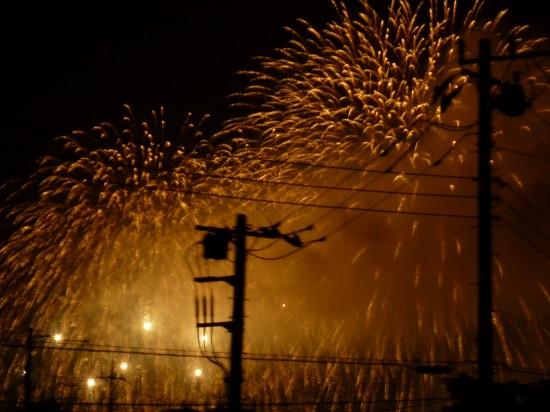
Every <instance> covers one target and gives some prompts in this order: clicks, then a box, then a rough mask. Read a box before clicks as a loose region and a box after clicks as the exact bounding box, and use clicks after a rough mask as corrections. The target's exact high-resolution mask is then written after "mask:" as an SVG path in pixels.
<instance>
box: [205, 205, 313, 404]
mask: <svg viewBox="0 0 550 412" xmlns="http://www.w3.org/2000/svg"><path fill="white" fill-rule="evenodd" d="M196 229H197V230H202V231H205V232H207V234H206V236H205V237H204V240H203V242H202V243H203V246H204V257H205V258H207V259H220V260H224V259H227V249H228V244H229V243H230V242H233V243H234V245H235V273H234V275H233V276H203V277H197V278H195V279H194V280H195V282H198V283H207V282H218V281H223V282H227V283H228V284H229V285H231V286H232V287H233V316H232V320H230V321H225V322H214V321H212V322H197V328H207V327H217V326H221V327H224V328H225V329H227V330H228V331H229V332H230V333H231V356H230V370H229V374H228V376H227V377H226V383H227V385H228V390H229V393H228V410H229V411H230V412H240V411H242V409H241V392H242V383H243V368H242V352H243V342H244V317H245V313H244V302H245V285H246V238H247V237H248V236H251V237H259V238H266V239H283V240H285V241H286V242H287V243H289V244H291V245H292V246H295V247H301V246H302V245H303V244H302V241H301V240H300V238H299V237H298V236H297V234H296V233H298V232H293V233H290V234H282V233H280V232H279V230H278V225H273V226H269V227H264V228H260V229H256V230H251V229H250V228H249V227H248V224H247V222H246V216H245V215H242V214H239V215H237V223H236V226H235V229H229V228H218V227H211V226H200V225H197V226H196ZM309 229H311V226H309V227H307V228H306V229H303V230H309ZM321 240H323V239H319V240H317V241H321ZM198 312H199V311H198V307H197V318H198Z"/></svg>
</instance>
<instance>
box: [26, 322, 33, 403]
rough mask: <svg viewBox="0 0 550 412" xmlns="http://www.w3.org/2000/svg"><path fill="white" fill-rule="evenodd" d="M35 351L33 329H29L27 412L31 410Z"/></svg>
mask: <svg viewBox="0 0 550 412" xmlns="http://www.w3.org/2000/svg"><path fill="white" fill-rule="evenodd" d="M33 349H34V341H33V329H32V328H29V332H28V334H27V359H26V360H25V412H29V411H30V410H31V393H32V387H31V385H32V381H31V367H32V351H33Z"/></svg>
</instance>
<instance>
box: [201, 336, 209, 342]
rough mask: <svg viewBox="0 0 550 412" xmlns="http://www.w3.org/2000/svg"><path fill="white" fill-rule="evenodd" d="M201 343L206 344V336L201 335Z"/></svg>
mask: <svg viewBox="0 0 550 412" xmlns="http://www.w3.org/2000/svg"><path fill="white" fill-rule="evenodd" d="M201 341H202V342H203V343H206V342H208V336H207V335H202V336H201Z"/></svg>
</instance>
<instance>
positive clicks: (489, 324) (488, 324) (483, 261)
mask: <svg viewBox="0 0 550 412" xmlns="http://www.w3.org/2000/svg"><path fill="white" fill-rule="evenodd" d="M510 50H511V53H510V54H509V55H507V56H492V55H491V42H490V40H489V39H480V40H479V56H478V58H477V59H475V58H472V59H466V58H464V49H463V48H462V49H461V52H460V64H461V65H465V64H477V65H478V70H479V71H478V72H477V73H476V72H473V71H470V70H466V69H463V70H462V73H463V74H466V75H468V76H469V77H472V78H475V79H477V80H478V116H479V119H478V133H479V136H478V149H479V153H478V177H479V182H478V224H479V228H478V282H479V285H478V288H479V289H478V375H479V376H478V377H479V383H480V385H481V388H482V389H484V390H485V391H486V392H485V393H489V391H490V387H491V385H492V383H493V321H492V253H493V252H492V214H491V202H492V194H491V189H492V187H491V186H492V180H493V179H492V174H491V150H492V123H491V115H492V113H493V109H497V110H499V111H501V112H502V113H503V114H505V115H508V116H520V115H522V114H523V113H524V111H525V109H527V108H529V107H530V102H527V101H526V100H525V98H524V94H523V89H522V87H521V85H520V84H519V79H518V77H516V78H515V79H514V83H508V82H500V81H497V80H495V79H493V78H492V77H491V63H492V62H494V61H511V60H517V59H526V58H534V57H541V56H550V52H548V51H546V52H532V53H521V54H516V53H515V47H514V43H513V39H511V43H510ZM494 87H496V88H498V90H499V91H500V93H499V95H498V96H496V97H492V96H491V90H492V89H493V88H494Z"/></svg>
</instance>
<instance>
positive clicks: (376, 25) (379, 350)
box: [0, 0, 550, 410]
mask: <svg viewBox="0 0 550 412" xmlns="http://www.w3.org/2000/svg"><path fill="white" fill-rule="evenodd" d="M359 4H360V6H361V13H358V14H357V15H355V14H352V13H351V12H349V11H348V9H347V8H346V6H345V5H343V4H336V3H334V4H333V6H334V7H335V9H336V10H337V15H338V19H337V20H336V21H334V22H331V23H329V24H328V25H327V26H326V27H325V28H324V29H322V30H318V29H316V28H315V27H312V26H311V25H309V24H308V23H307V22H301V24H302V26H301V29H296V30H291V35H292V36H293V37H292V40H291V41H290V43H289V45H288V46H287V47H284V48H281V49H279V50H278V51H277V57H267V58H262V59H261V60H260V63H261V64H260V69H258V71H255V72H247V73H245V74H247V75H250V76H251V80H250V83H249V87H248V88H247V89H246V90H245V91H244V92H243V93H239V94H236V95H234V96H232V98H233V99H234V106H235V107H237V108H239V109H242V108H243V107H245V108H246V110H248V112H247V113H246V114H243V115H240V116H236V117H235V118H233V119H231V120H229V121H228V122H227V123H226V124H225V125H224V127H223V128H222V130H220V131H219V132H218V133H216V134H215V135H214V136H213V137H212V138H211V139H207V138H204V137H203V136H202V134H201V132H200V125H199V127H195V126H194V125H193V123H192V122H191V118H190V117H189V118H187V119H186V120H185V122H184V125H183V128H182V133H181V138H179V139H176V140H171V139H169V138H168V137H167V136H166V133H165V127H164V126H165V125H164V121H163V113H162V111H161V112H160V113H153V121H152V122H151V123H142V124H138V123H137V121H136V120H135V119H134V118H133V116H132V114H131V112H130V111H129V113H128V116H127V117H126V118H125V122H126V126H125V128H124V129H123V131H122V132H119V131H118V130H117V128H116V127H114V126H112V125H109V124H102V125H100V126H98V127H97V128H95V129H94V130H93V132H92V133H83V132H75V133H73V134H72V135H70V136H67V137H62V138H60V139H59V141H60V142H61V144H62V147H63V156H62V157H61V156H58V157H53V156H51V157H44V158H43V159H41V161H40V163H39V165H38V169H37V171H36V173H35V174H34V175H33V176H31V178H30V179H29V181H28V182H27V183H26V184H25V185H24V186H23V187H22V188H21V190H19V191H17V192H16V193H14V195H13V196H12V197H11V198H10V202H11V203H10V207H11V206H13V205H15V207H13V208H11V209H10V208H6V209H5V210H4V215H5V216H6V217H7V218H8V219H9V220H10V221H11V222H13V231H12V233H11V236H10V237H9V239H8V241H7V242H5V243H4V244H3V246H2V249H1V253H2V261H1V264H2V270H3V276H2V280H1V283H0V287H1V290H2V301H1V303H0V310H2V313H3V318H2V323H1V327H2V332H3V336H9V335H13V336H18V335H19V336H21V335H22V334H23V336H24V333H25V330H26V328H28V327H29V326H33V327H34V328H35V329H36V330H49V329H52V328H56V330H61V331H62V332H63V336H73V337H74V338H80V339H88V340H91V341H93V342H97V343H104V342H108V343H109V344H110V345H115V346H117V347H119V346H120V347H123V348H129V347H131V348H136V347H139V348H143V347H156V348H189V347H196V342H195V341H194V338H195V337H196V334H195V333H191V331H192V332H195V328H194V325H195V323H194V321H195V316H194V315H193V313H192V312H193V311H192V310H191V306H192V304H193V291H194V289H195V285H194V284H193V282H192V279H193V276H195V275H197V274H201V273H202V274H210V273H215V272H216V273H217V274H221V273H223V272H224V271H225V272H227V271H228V270H231V267H230V266H224V264H226V263H227V262H225V263H220V262H214V263H209V264H208V265H206V264H205V263H204V262H201V258H200V257H197V258H196V260H195V261H193V264H190V260H191V259H190V258H191V257H192V256H193V253H195V254H197V250H196V247H194V246H196V242H197V235H196V233H195V230H194V225H195V224H196V223H201V224H207V223H209V224H211V223H212V222H214V223H217V224H218V223H221V224H228V221H230V220H232V215H234V214H236V213H238V212H242V213H247V214H248V215H250V216H251V220H252V221H254V224H258V225H261V224H264V223H267V224H272V223H274V222H277V221H282V222H283V223H284V224H285V225H290V226H294V227H295V228H303V227H306V226H308V225H309V224H311V223H312V222H314V223H315V228H316V230H318V231H320V232H324V233H327V234H328V238H327V242H325V243H324V244H321V245H319V246H318V247H315V248H309V249H302V250H300V251H299V253H296V254H295V255H293V257H292V259H277V258H276V256H286V253H287V249H285V248H283V247H279V245H278V244H271V243H270V244H268V245H260V244H253V245H250V248H249V250H250V253H251V254H252V255H253V256H255V257H266V258H268V259H272V261H270V262H267V263H265V262H262V263H261V265H260V263H259V262H258V260H257V259H251V263H250V272H251V275H250V276H249V282H250V283H249V285H248V287H249V292H250V293H249V295H250V296H249V298H250V301H249V303H248V310H247V312H248V313H249V318H248V319H247V337H246V343H247V353H254V352H259V353H292V354H293V356H294V358H293V359H294V360H296V359H301V360H303V362H302V363H292V362H288V363H286V364H283V366H281V363H277V362H273V363H271V364H269V365H270V366H268V367H266V366H265V364H264V363H260V362H256V361H254V362H253V361H251V362H250V363H249V364H248V369H247V380H246V385H245V396H246V399H247V402H251V403H254V402H258V403H266V402H269V401H270V400H276V401H277V402H287V401H296V399H297V398H299V397H300V396H304V400H305V401H311V400H312V399H313V400H315V402H318V403H320V404H322V403H330V402H340V401H341V402H343V403H344V404H345V402H348V401H349V400H350V399H351V400H352V401H351V403H350V405H352V406H350V408H353V405H358V406H357V410H370V409H371V408H372V405H373V402H379V401H381V402H395V401H399V402H402V403H399V405H403V407H404V408H406V407H407V403H406V402H407V400H411V399H415V398H419V397H424V396H427V395H432V394H434V393H440V392H441V390H442V388H441V385H438V384H437V382H435V380H434V379H432V378H429V377H428V378H426V377H418V376H416V375H415V374H414V372H413V366H414V364H413V360H414V359H423V360H438V359H439V360H442V359H443V360H447V361H453V362H457V363H461V362H462V363H467V362H468V361H471V360H473V359H475V357H476V355H475V344H474V343H473V340H474V339H475V337H476V325H475V308H476V302H475V292H476V291H475V288H473V287H471V286H468V284H469V282H471V281H473V280H475V247H474V246H473V245H475V233H474V231H472V229H471V228H470V227H469V226H470V225H471V224H472V220H471V218H472V217H474V216H475V212H476V210H475V201H474V196H473V195H472V194H473V193H475V187H474V186H475V182H474V181H472V180H471V177H472V176H473V175H474V173H475V170H474V167H473V165H472V161H471V160H470V157H471V156H469V155H468V152H469V151H473V144H472V142H471V141H466V140H464V141H462V140H460V135H461V134H464V133H466V132H467V131H470V130H471V129H467V128H462V127H459V126H461V124H468V123H472V122H471V121H468V116H471V114H470V112H469V111H468V110H466V109H467V106H468V105H467V104H463V105H457V107H451V110H450V112H449V113H445V114H443V113H442V111H441V108H440V107H438V106H437V105H435V104H434V103H433V97H434V88H435V87H436V85H437V84H439V82H441V81H442V80H443V79H445V78H449V77H450V76H455V75H456V76H455V80H454V83H453V84H452V86H454V87H458V86H462V85H465V83H466V79H465V77H464V76H460V68H459V67H458V66H457V60H456V58H457V54H456V44H457V41H458V40H459V39H461V38H463V37H464V36H465V35H467V34H468V33H469V32H470V31H472V30H473V28H474V27H476V25H477V24H478V23H479V22H477V20H476V19H477V15H478V12H479V10H480V7H481V2H476V3H475V6H474V7H473V8H472V9H471V11H470V12H469V13H468V14H467V16H466V19H465V20H463V19H460V27H457V22H458V21H459V19H457V16H456V13H457V4H456V2H455V3H453V4H450V3H448V2H443V4H441V2H438V1H436V0H433V1H431V2H429V5H428V4H426V5H424V6H420V7H419V8H418V9H413V8H412V7H411V5H410V4H409V3H408V2H407V1H404V0H403V1H394V2H392V3H391V5H390V7H389V8H388V10H387V13H380V12H378V11H377V10H375V8H374V7H372V6H371V5H370V3H369V2H368V1H367V0H360V1H359ZM424 14H426V16H427V19H423V18H421V17H422V16H424ZM503 16H504V14H502V15H499V16H498V18H497V19H495V21H493V22H490V23H488V24H487V25H486V26H485V27H484V29H486V30H490V31H492V32H494V31H495V30H496V28H497V27H498V23H499V20H500V19H501V18H503ZM459 29H460V30H461V32H459V31H458V30H459ZM514 34H516V35H518V36H519V35H521V34H522V30H521V29H517V30H515V31H514ZM536 44H537V42H536V41H534V42H524V43H523V47H525V49H530V48H532V47H534V46H535V45H536ZM505 51H506V49H505V46H503V45H501V44H499V45H498V49H497V52H505ZM461 98H462V99H463V100H464V101H467V99H468V97H467V96H461ZM465 107H466V109H465ZM461 111H464V112H466V115H462V114H461ZM457 113H458V115H457ZM451 116H455V117H456V118H460V119H463V120H461V121H460V122H458V123H457V124H455V127H454V129H453V130H454V132H451V131H449V130H447V129H444V128H443V127H437V125H443V124H445V123H446V122H449V121H448V119H449V118H450V117H451ZM505 135H506V133H503V136H502V138H500V137H499V139H500V141H505V140H506V136H505ZM455 141H457V143H454V142H455ZM450 148H453V149H452V150H451V151H449V150H450ZM441 160H444V161H443V162H441V166H439V168H438V169H437V175H435V174H434V175H431V172H432V171H433V168H434V165H436V164H439V163H440V161H441ZM499 164H503V165H504V164H505V161H504V159H499ZM506 171H507V169H506V170H505V172H506ZM517 181H519V180H517ZM29 194H32V195H33V196H34V197H32V198H30V199H28V198H27V197H26V196H28V195H29ZM427 194H429V195H430V196H427ZM434 199H438V201H437V204H436V202H435V201H434ZM259 200H267V202H263V201H259ZM228 203H229V204H230V207H228V206H227V204H228ZM313 204H316V205H317V206H325V207H312V205H313ZM228 210H229V211H230V215H231V216H230V215H228ZM418 211H426V213H425V214H426V215H430V216H427V217H425V218H421V217H419V216H418V215H419V214H418ZM410 212H417V213H416V214H414V213H410ZM420 215H421V214H420ZM436 215H437V216H436ZM468 219H470V220H468ZM434 222H435V223H434ZM419 245H421V248H419V247H418V246H419ZM267 252H269V253H268V254H266V253H267ZM273 256H275V258H273ZM499 262H500V264H501V267H502V271H501V272H502V273H503V274H502V275H501V279H500V280H501V282H500V283H499V285H497V290H498V294H499V300H498V301H497V302H496V305H498V307H499V308H502V309H503V310H504V309H506V313H507V314H508V316H507V317H504V315H498V316H497V317H496V318H495V325H496V331H497V335H498V339H499V342H500V344H501V348H502V350H500V349H499V350H498V351H497V352H498V353H497V357H498V361H499V362H506V363H507V364H519V365H520V366H522V367H539V368H544V367H547V365H548V358H549V354H548V349H547V348H546V346H545V342H546V341H547V339H548V334H549V333H548V330H549V329H548V325H545V324H544V319H543V316H542V313H543V309H544V307H547V305H548V303H549V299H548V290H549V289H550V287H549V286H548V284H547V281H545V280H544V279H542V278H541V277H540V275H539V274H538V273H537V274H536V275H535V277H536V280H537V281H536V282H534V283H533V284H534V286H533V284H531V286H526V285H523V286H522V289H523V292H524V293H523V296H528V295H530V298H532V299H530V301H531V302H534V304H533V303H527V300H526V298H520V299H517V298H515V299H512V298H511V296H510V293H511V292H510V291H509V290H516V289H514V288H516V287H517V285H518V283H519V280H518V279H516V276H514V275H513V272H512V274H511V275H506V276H505V275H504V273H507V270H510V269H508V266H509V265H510V264H511V263H510V262H509V261H508V259H506V258H505V257H503V258H502V259H499ZM264 263H265V264H264ZM218 264H219V266H218ZM513 267H514V265H513V264H512V268H513ZM218 272H219V273H218ZM505 278H506V279H505ZM504 279H505V280H504ZM199 293H200V294H201V295H202V296H201V297H204V299H205V302H206V300H207V299H208V300H209V301H210V302H213V301H214V297H216V298H217V299H216V304H215V308H216V312H217V314H221V313H229V312H228V310H227V309H228V306H229V305H228V304H227V301H224V300H223V298H221V299H220V296H223V293H224V292H223V291H221V290H217V289H216V290H207V289H206V288H204V289H201V290H199ZM282 302H284V303H282ZM319 302H321V303H319ZM212 307H214V305H212ZM283 308H284V309H283ZM510 311H512V313H513V315H509V312H510ZM212 312H213V309H212ZM210 315H211V316H213V313H207V314H205V315H204V316H205V317H207V316H210ZM197 316H198V314H197ZM524 321H529V322H531V323H534V324H536V325H537V326H540V327H539V328H537V331H536V332H535V334H532V333H530V332H524V331H523V330H521V328H519V327H518V325H520V324H521V323H522V322H524ZM146 325H147V327H146ZM515 331H516V332H515ZM516 333H517V335H518V336H512V335H514V334H516ZM221 335H222V334H221V333H217V332H216V333H214V331H208V332H207V331H199V335H198V336H199V345H200V347H201V349H203V350H204V351H207V352H208V346H210V347H211V348H212V350H211V352H209V354H210V356H211V357H212V359H213V360H214V363H216V362H218V363H220V362H221V361H220V359H223V356H221V358H220V357H218V354H216V350H218V351H220V352H223V351H224V350H226V349H227V346H224V344H227V339H226V338H227V337H226V336H221ZM106 336H108V340H107V338H106ZM200 336H202V337H204V338H205V337H206V336H208V339H200ZM528 340H530V341H531V342H529V344H524V343H526V342H527V341H528ZM522 342H523V343H522ZM59 344H61V342H59ZM220 348H221V349H220ZM44 352H45V353H44V354H43V357H44V361H43V363H44V364H43V368H42V369H43V370H45V371H50V373H51V374H52V375H56V376H71V375H73V374H75V373H76V374H78V376H79V379H80V381H81V382H86V379H87V378H88V377H89V376H100V375H102V373H103V372H102V370H101V367H102V366H101V365H105V364H107V365H108V364H109V361H108V359H107V358H108V356H106V355H103V354H99V355H93V356H92V355H90V356H88V355H86V356H82V353H81V352H77V351H75V352H74V355H73V356H71V357H69V358H70V360H66V359H65V360H61V359H60V358H56V357H55V356H53V354H52V355H51V356H50V357H47V356H46V355H47V353H46V352H47V351H46V350H44ZM342 354H345V357H348V358H354V359H363V360H368V359H370V360H371V361H370V362H366V361H365V362H363V364H361V363H353V362H349V363H346V362H343V361H341V358H340V356H342ZM312 355H315V356H312ZM2 356H3V358H4V359H6V360H9V361H7V362H2V369H1V370H0V376H2V377H4V380H5V381H6V382H15V380H16V375H17V373H18V370H19V369H20V368H21V365H22V364H23V362H24V357H25V353H24V351H22V350H13V349H11V348H9V347H8V349H6V350H4V352H3V355H2ZM301 357H302V358H301ZM335 357H338V359H337V360H338V362H336V361H335V359H336V358H335ZM151 359H153V358H146V357H145V356H144V354H143V353H141V354H137V355H135V358H134V359H129V360H128V362H129V364H131V365H132V367H131V369H132V371H127V372H126V373H127V374H130V373H132V374H133V375H132V376H133V377H132V378H130V377H128V382H129V387H131V388H133V389H132V390H128V391H127V394H126V395H125V396H126V397H127V400H128V401H136V399H141V400H143V399H144V398H143V394H142V393H140V392H141V391H142V392H146V393H149V394H152V395H151V396H152V397H154V398H156V399H159V398H162V399H165V400H167V401H168V400H178V401H181V400H182V399H197V398H201V399H204V398H205V397H206V396H211V397H214V398H215V397H217V396H221V395H220V394H221V393H222V390H223V384H221V383H218V384H214V383H212V382H211V383H210V384H205V382H206V379H205V378H206V377H207V376H208V377H212V376H218V377H219V376H220V370H219V369H218V368H217V367H216V366H214V365H209V364H206V363H205V365H201V367H198V366H197V365H189V364H185V365H184V364H183V361H182V363H181V364H180V363H178V364H177V369H175V366H176V365H174V364H172V363H171V362H170V361H167V360H166V359H165V358H160V360H159V358H154V360H151ZM372 359H377V360H378V361H377V362H373V361H372ZM388 360H389V361H388ZM178 362H179V360H178ZM103 367H104V366H103ZM209 367H210V368H212V369H208V368H209ZM465 370H466V371H469V369H468V367H465ZM197 371H198V372H197ZM199 376H200V379H197V378H198V377H199ZM193 377H194V379H193ZM199 381H200V382H201V383H200V385H199V383H198V382H199ZM220 381H221V380H220ZM258 382H265V384H264V385H263V386H262V385H259V384H258ZM95 384H96V385H97V384H98V382H97V380H96V381H95ZM51 385H53V384H51ZM91 387H92V385H90V388H91ZM190 388H192V389H190ZM48 390H50V391H53V389H51V388H48V385H47V384H43V385H42V386H41V387H40V388H39V389H38V390H37V391H41V393H48ZM54 390H55V391H56V392H55V395H56V396H58V397H61V398H69V397H71V396H73V397H74V396H78V390H77V389H59V388H55V389H54ZM95 390H96V388H95V386H94V391H95ZM88 395H89V396H92V395H90V394H88ZM300 399H301V398H300ZM388 405H390V404H389V403H388ZM391 405H393V406H395V403H393V404H391ZM386 406H387V405H386ZM350 410H352V409H350ZM353 410H356V409H353Z"/></svg>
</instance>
